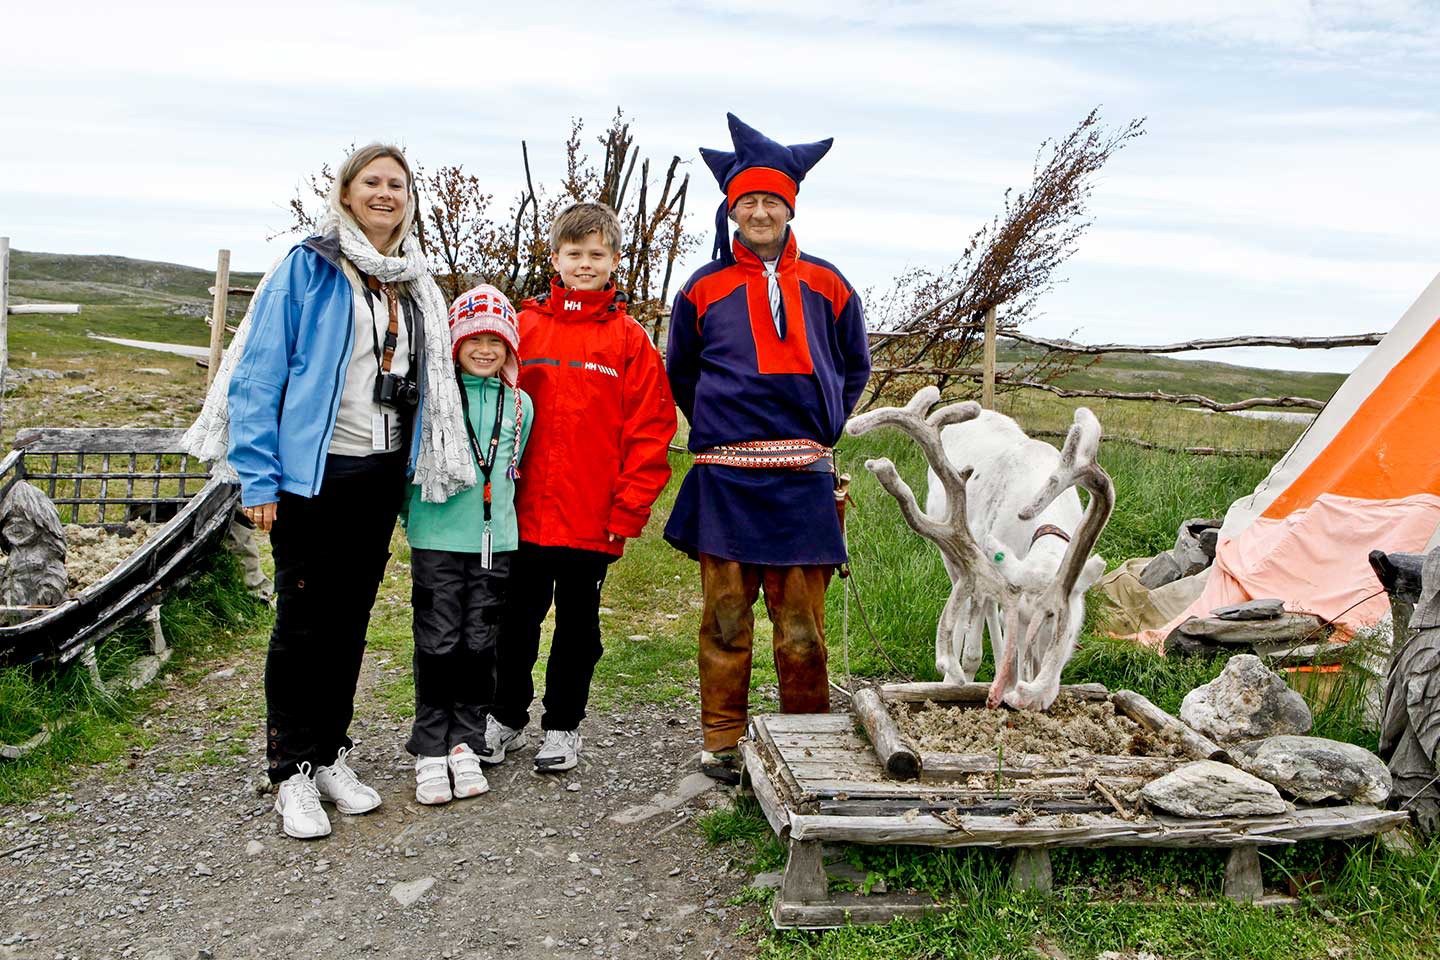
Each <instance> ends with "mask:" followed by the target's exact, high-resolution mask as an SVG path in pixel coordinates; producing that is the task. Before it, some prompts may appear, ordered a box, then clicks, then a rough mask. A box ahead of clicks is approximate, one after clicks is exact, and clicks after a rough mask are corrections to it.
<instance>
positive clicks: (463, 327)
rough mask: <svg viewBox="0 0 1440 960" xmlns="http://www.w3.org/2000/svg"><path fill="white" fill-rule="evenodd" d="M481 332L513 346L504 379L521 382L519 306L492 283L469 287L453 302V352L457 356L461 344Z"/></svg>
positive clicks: (502, 369)
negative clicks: (511, 303)
mask: <svg viewBox="0 0 1440 960" xmlns="http://www.w3.org/2000/svg"><path fill="white" fill-rule="evenodd" d="M481 333H493V334H494V335H495V336H497V337H499V338H500V339H501V340H504V341H505V345H506V346H508V347H509V348H510V352H509V355H508V356H506V357H505V363H504V364H503V365H502V366H501V367H500V379H502V380H504V381H505V383H507V384H509V385H510V386H512V387H513V386H515V385H516V384H518V383H519V382H520V327H519V325H518V324H517V323H516V319H515V308H514V307H513V306H511V305H510V301H509V300H508V299H506V297H505V294H503V293H501V292H500V291H499V290H496V289H495V288H494V287H492V286H490V284H488V283H482V284H480V286H478V287H475V288H473V289H471V290H466V291H465V292H464V293H462V294H460V296H459V297H457V298H456V300H455V302H454V303H452V304H451V305H450V355H451V357H452V358H453V357H456V356H458V355H459V352H460V343H461V341H463V340H468V339H469V338H470V337H473V336H476V335H477V334H481Z"/></svg>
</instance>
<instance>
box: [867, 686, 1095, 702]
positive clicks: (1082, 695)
mask: <svg viewBox="0 0 1440 960" xmlns="http://www.w3.org/2000/svg"><path fill="white" fill-rule="evenodd" d="M1067 694H1068V695H1069V696H1072V697H1075V698H1076V699H1077V700H1108V699H1109V698H1110V691H1109V690H1107V689H1105V685H1104V684H1101V683H1073V684H1062V685H1061V686H1060V696H1062V697H1063V696H1066V695H1067ZM989 695H990V684H988V683H887V684H885V685H884V686H883V687H881V688H880V696H881V697H882V698H884V699H885V700H887V701H889V702H890V703H924V702H926V701H927V700H933V701H934V702H935V703H965V704H969V703H984V702H985V698H986V697H988V696H989Z"/></svg>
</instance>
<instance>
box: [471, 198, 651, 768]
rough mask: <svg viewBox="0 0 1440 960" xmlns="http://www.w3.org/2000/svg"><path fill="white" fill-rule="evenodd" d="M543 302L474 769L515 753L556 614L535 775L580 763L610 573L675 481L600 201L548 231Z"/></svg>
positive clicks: (530, 329) (615, 238)
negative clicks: (544, 626) (504, 591)
mask: <svg viewBox="0 0 1440 960" xmlns="http://www.w3.org/2000/svg"><path fill="white" fill-rule="evenodd" d="M550 251H551V253H550V263H551V265H552V266H553V267H554V268H555V271H556V273H557V276H556V277H555V278H554V279H552V280H551V282H550V293H549V294H548V295H546V296H541V297H536V298H535V299H532V300H527V301H525V303H524V305H523V309H522V310H521V312H520V339H521V342H522V343H524V344H525V358H524V360H523V361H522V363H521V369H520V387H521V389H522V390H524V391H525V392H526V393H528V394H529V395H530V397H531V399H533V400H534V402H535V411H536V413H535V424H534V427H533V428H532V432H531V434H530V441H529V444H528V446H527V447H526V450H525V474H524V479H522V480H521V481H520V483H519V484H517V485H516V486H517V493H516V498H515V512H516V515H517V518H518V520H519V524H520V549H519V550H518V551H517V552H516V554H515V557H514V560H513V561H512V566H511V577H510V591H511V592H510V599H509V603H508V606H507V610H506V615H505V622H504V625H503V627H502V630H501V634H500V643H499V648H498V660H497V664H496V684H495V706H494V711H493V713H492V715H491V716H490V718H489V722H488V723H487V727H486V748H487V749H486V751H485V753H484V754H482V755H481V757H480V759H481V760H483V761H485V762H486V763H490V764H496V763H500V762H501V761H502V760H504V759H505V754H506V752H507V751H509V750H514V749H516V748H517V747H519V746H521V745H523V743H524V738H525V726H526V724H527V723H529V721H530V714H529V709H530V701H531V700H532V699H534V696H535V684H534V681H533V679H532V677H531V671H532V670H533V669H534V667H535V661H536V659H537V658H538V656H539V651H540V624H541V623H542V622H543V621H544V620H545V615H546V614H547V613H548V612H549V610H550V605H551V602H552V600H553V602H554V605H555V634H554V636H553V637H552V638H551V641H550V660H549V663H548V664H547V665H546V668H545V698H544V704H545V713H544V716H542V717H541V718H540V726H541V728H542V729H543V730H544V731H545V742H544V744H543V745H542V746H541V747H540V749H539V751H537V752H536V754H535V768H536V769H537V770H540V771H542V772H559V771H561V770H569V769H570V768H571V767H573V766H575V764H576V762H577V761H578V758H579V753H580V733H579V729H578V728H579V726H580V721H581V720H582V719H584V717H585V704H586V702H587V701H588V700H589V699H590V678H591V676H592V675H593V674H594V672H595V664H596V663H597V662H599V660H600V655H601V653H602V652H603V648H602V646H601V643H600V586H601V584H603V583H604V582H605V572H606V569H607V567H608V565H609V564H610V563H612V562H613V561H614V560H615V559H616V558H617V557H619V556H620V554H621V553H622V552H623V551H624V549H625V541H626V539H627V538H632V537H638V536H639V535H640V531H641V530H642V529H644V527H645V521H646V520H648V519H649V518H650V506H651V504H653V503H654V502H655V498H656V497H658V496H659V495H660V491H661V490H663V489H664V488H665V484H666V482H667V481H668V480H669V479H670V463H669V460H668V458H667V446H668V445H669V443H670V439H671V438H672V437H673V436H674V435H675V401H674V400H673V399H672V397H671V395H670V385H669V383H668V381H667V379H666V376H665V370H664V367H663V366H662V364H661V362H660V354H659V352H658V351H657V350H656V349H655V347H654V346H653V345H652V344H651V343H650V338H649V337H648V336H647V335H646V333H645V331H644V329H643V328H642V327H641V326H640V324H638V323H636V322H635V320H633V319H631V317H630V315H629V314H627V313H626V312H625V295H624V294H623V293H620V292H619V291H618V290H616V289H615V287H614V286H613V285H612V284H611V283H610V275H611V274H612V273H613V272H614V271H615V268H616V267H617V266H618V265H619V263H620V221H619V219H618V218H617V217H616V216H615V213H614V211H612V210H611V209H610V208H609V207H607V206H605V205H603V204H599V203H576V204H572V205H571V206H569V207H567V208H566V209H565V210H563V211H561V213H560V215H559V216H558V217H556V218H555V222H554V223H553V224H552V225H551V227H550Z"/></svg>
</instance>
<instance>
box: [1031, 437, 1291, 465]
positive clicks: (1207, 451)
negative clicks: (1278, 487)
mask: <svg viewBox="0 0 1440 960" xmlns="http://www.w3.org/2000/svg"><path fill="white" fill-rule="evenodd" d="M1026 433H1028V434H1029V435H1030V436H1031V437H1044V438H1046V439H1063V438H1064V437H1065V432H1064V431H1063V430H1027V431H1026ZM1100 442H1101V443H1124V444H1129V445H1130V446H1134V447H1140V448H1142V449H1145V450H1159V451H1161V452H1163V453H1188V454H1193V455H1194V456H1197V457H1264V458H1266V459H1270V460H1273V459H1275V458H1276V457H1279V456H1281V455H1282V454H1284V453H1285V451H1284V450H1227V449H1225V448H1223V447H1171V446H1166V445H1165V444H1163V443H1151V442H1150V441H1149V440H1141V439H1139V438H1137V437H1115V436H1111V435H1109V434H1106V435H1105V436H1103V437H1101V438H1100Z"/></svg>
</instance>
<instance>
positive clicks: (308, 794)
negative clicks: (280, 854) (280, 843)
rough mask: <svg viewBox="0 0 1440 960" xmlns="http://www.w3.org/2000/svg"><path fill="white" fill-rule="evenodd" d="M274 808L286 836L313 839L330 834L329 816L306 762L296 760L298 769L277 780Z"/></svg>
mask: <svg viewBox="0 0 1440 960" xmlns="http://www.w3.org/2000/svg"><path fill="white" fill-rule="evenodd" d="M275 812H276V813H278V814H280V825H281V827H282V828H283V829H284V830H285V833H286V835H287V836H291V837H294V838H295V839H297V840H314V839H315V838H316V837H324V836H328V835H329V834H330V818H329V817H327V816H326V815H325V808H324V807H322V806H320V792H319V791H318V790H316V789H315V781H314V780H311V779H310V764H308V763H302V764H300V772H299V773H297V774H295V775H294V776H292V777H291V778H290V779H289V780H286V781H285V782H284V783H282V784H280V789H279V790H277V791H276V793H275Z"/></svg>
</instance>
